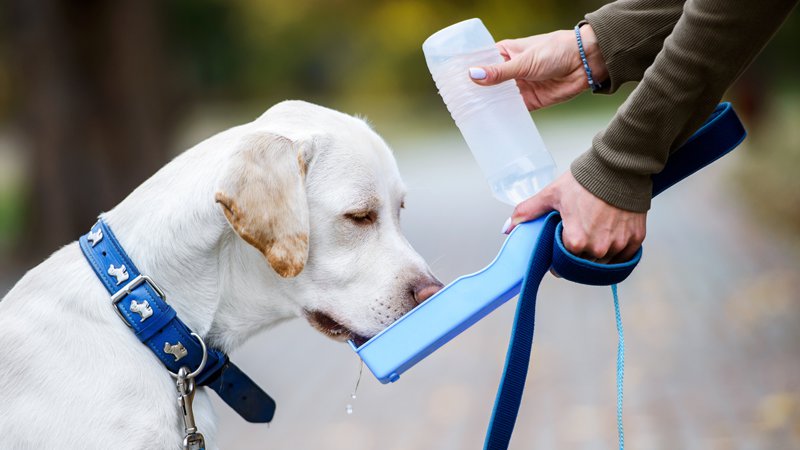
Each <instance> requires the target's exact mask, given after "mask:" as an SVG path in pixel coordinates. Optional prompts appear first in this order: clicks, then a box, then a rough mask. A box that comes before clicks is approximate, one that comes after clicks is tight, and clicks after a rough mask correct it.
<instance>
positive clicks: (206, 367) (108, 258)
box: [78, 220, 275, 423]
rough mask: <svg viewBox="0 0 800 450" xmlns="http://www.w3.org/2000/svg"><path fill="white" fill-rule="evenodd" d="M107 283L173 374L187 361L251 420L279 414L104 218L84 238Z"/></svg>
mask: <svg viewBox="0 0 800 450" xmlns="http://www.w3.org/2000/svg"><path fill="white" fill-rule="evenodd" d="M78 242H79V244H80V247H81V250H82V251H83V254H84V256H85V257H86V260H87V261H88V262H89V265H90V266H92V269H93V270H94V272H95V273H96V274H97V277H98V278H99V279H100V281H101V282H102V283H103V286H105V288H106V289H107V290H108V292H109V293H110V294H111V300H110V305H111V307H112V308H114V311H115V312H116V313H117V315H118V316H119V317H120V318H121V319H122V321H123V322H125V325H127V326H128V327H129V328H130V329H131V331H133V332H134V334H136V337H137V338H139V340H140V341H142V343H143V344H144V345H146V346H147V347H148V348H149V349H150V351H152V352H153V354H155V355H156V357H157V358H158V359H159V360H160V361H161V362H162V363H163V364H164V366H165V367H166V368H167V370H169V371H170V373H171V374H172V375H173V376H176V374H177V373H178V371H179V370H180V369H181V367H187V368H188V370H189V372H194V373H193V374H192V375H193V376H194V379H195V383H196V384H197V385H200V386H208V387H210V388H211V389H213V390H214V391H215V392H217V394H219V396H220V397H221V398H222V400H224V401H225V403H227V404H228V405H229V406H230V407H231V408H233V409H234V410H235V411H236V412H237V413H239V415H240V416H242V418H244V419H245V420H247V421H248V422H256V423H264V422H269V421H271V420H272V417H273V415H274V414H275V401H274V400H273V399H272V398H271V397H270V396H269V395H267V393H266V392H264V391H263V390H261V388H259V387H258V385H257V384H256V383H255V382H254V381H252V380H251V379H250V378H249V377H247V375H245V374H244V372H242V371H241V370H240V369H239V368H238V367H236V365H234V364H233V363H232V362H230V361H229V360H228V356H227V355H226V354H225V353H223V352H221V351H219V350H216V349H213V348H206V345H205V343H204V342H203V341H202V339H201V338H200V336H199V335H197V334H195V333H193V332H192V330H190V329H189V327H187V326H186V324H185V323H183V321H181V319H180V318H179V317H178V315H177V313H176V312H175V310H174V309H173V308H172V307H171V306H170V305H169V304H168V303H167V302H166V299H165V298H164V293H163V291H162V290H161V288H159V287H158V285H157V284H156V283H155V281H153V280H152V279H151V278H149V277H148V276H146V275H144V274H142V273H140V272H139V270H138V269H137V268H136V266H135V265H134V264H133V262H132V261H131V260H130V258H129V257H128V255H127V254H126V253H125V251H124V250H123V249H122V245H120V243H119V241H118V240H117V238H116V237H115V236H114V233H112V232H111V228H109V226H108V225H107V224H106V223H105V222H103V220H99V221H98V222H97V224H95V226H94V227H92V229H91V230H90V231H89V233H87V234H85V235H83V236H81V238H80V239H79V240H78Z"/></svg>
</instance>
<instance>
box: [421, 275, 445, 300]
mask: <svg viewBox="0 0 800 450" xmlns="http://www.w3.org/2000/svg"><path fill="white" fill-rule="evenodd" d="M443 287H444V285H443V284H442V282H441V281H439V280H437V279H436V278H434V277H432V276H426V277H423V278H420V279H419V280H417V282H416V283H415V284H414V301H415V302H417V304H420V303H422V302H424V301H425V300H427V299H429V298H431V296H433V294H435V293H437V292H439V291H440V290H441V289H442V288H443Z"/></svg>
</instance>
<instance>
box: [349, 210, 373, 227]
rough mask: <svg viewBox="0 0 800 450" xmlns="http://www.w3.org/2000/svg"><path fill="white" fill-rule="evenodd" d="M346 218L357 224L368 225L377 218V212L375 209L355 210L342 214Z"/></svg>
mask: <svg viewBox="0 0 800 450" xmlns="http://www.w3.org/2000/svg"><path fill="white" fill-rule="evenodd" d="M344 216H345V217H346V218H347V220H349V221H351V222H353V223H356V224H358V225H370V224H372V223H374V222H375V220H376V219H377V218H378V213H377V212H375V211H356V212H351V213H347V214H345V215H344Z"/></svg>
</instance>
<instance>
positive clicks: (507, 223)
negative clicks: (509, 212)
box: [500, 217, 511, 234]
mask: <svg viewBox="0 0 800 450" xmlns="http://www.w3.org/2000/svg"><path fill="white" fill-rule="evenodd" d="M509 228H511V217H509V218H508V219H506V221H505V223H503V229H502V230H501V231H500V232H501V233H503V234H508V229H509Z"/></svg>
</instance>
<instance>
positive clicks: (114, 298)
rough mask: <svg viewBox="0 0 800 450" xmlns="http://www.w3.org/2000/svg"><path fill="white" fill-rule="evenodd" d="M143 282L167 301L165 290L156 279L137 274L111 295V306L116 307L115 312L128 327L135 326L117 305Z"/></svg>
mask: <svg viewBox="0 0 800 450" xmlns="http://www.w3.org/2000/svg"><path fill="white" fill-rule="evenodd" d="M142 283H147V284H148V285H150V287H151V288H153V290H154V291H155V292H156V294H157V295H158V296H159V297H161V299H162V300H164V301H165V302H166V301H167V296H166V295H164V291H162V290H161V288H160V287H159V286H158V284H156V282H155V281H153V279H152V278H150V277H148V276H147V275H141V274H139V275H137V276H136V278H134V279H133V280H131V281H130V282H128V284H126V285H125V286H123V287H122V288H121V289H120V290H118V291H117V292H115V293H114V294H113V295H111V307H112V308H114V312H116V313H117V315H118V316H119V318H120V319H122V321H123V322H125V325H127V326H128V328H133V327H132V326H131V324H130V323H128V320H127V319H126V318H125V316H123V315H122V313H121V312H120V310H119V308H118V307H117V303H119V302H120V301H121V300H122V299H123V298H125V297H126V296H127V295H128V294H130V293H131V292H133V290H134V289H136V288H137V287H139V285H140V284H142Z"/></svg>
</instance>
